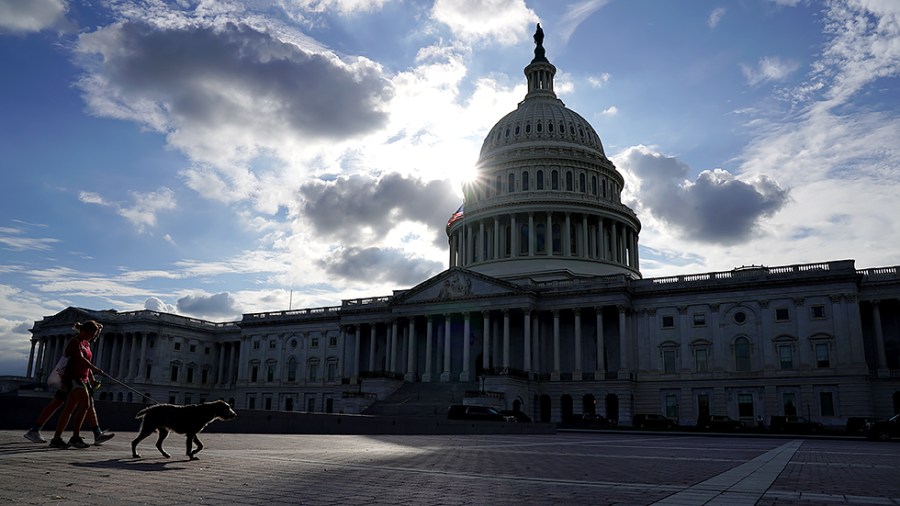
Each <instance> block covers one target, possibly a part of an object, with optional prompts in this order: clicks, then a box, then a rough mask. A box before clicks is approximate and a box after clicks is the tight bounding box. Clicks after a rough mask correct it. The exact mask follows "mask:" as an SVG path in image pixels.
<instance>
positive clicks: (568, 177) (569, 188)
mask: <svg viewBox="0 0 900 506" xmlns="http://www.w3.org/2000/svg"><path fill="white" fill-rule="evenodd" d="M566 191H572V173H571V172H568V171H567V172H566Z"/></svg>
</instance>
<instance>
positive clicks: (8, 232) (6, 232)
mask: <svg viewBox="0 0 900 506" xmlns="http://www.w3.org/2000/svg"><path fill="white" fill-rule="evenodd" d="M24 233H25V230H23V229H21V228H11V227H0V245H2V246H3V247H4V248H6V249H9V250H13V251H47V250H50V249H52V248H53V245H54V244H56V243H58V242H60V241H59V239H53V238H49V237H44V238H36V237H23V236H22V234H24Z"/></svg>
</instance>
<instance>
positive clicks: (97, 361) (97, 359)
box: [91, 332, 106, 371]
mask: <svg viewBox="0 0 900 506" xmlns="http://www.w3.org/2000/svg"><path fill="white" fill-rule="evenodd" d="M105 336H106V334H103V333H102V332H101V333H100V336H99V337H98V338H97V342H96V345H95V346H94V347H92V348H91V352H92V353H93V358H91V362H93V363H94V365H96V366H97V367H99V368H100V369H103V365H102V364H103V362H102V360H103V358H104V357H103V355H104V353H103V343H104V342H105V339H103V338H104V337H105ZM103 370H104V371H106V369H103Z"/></svg>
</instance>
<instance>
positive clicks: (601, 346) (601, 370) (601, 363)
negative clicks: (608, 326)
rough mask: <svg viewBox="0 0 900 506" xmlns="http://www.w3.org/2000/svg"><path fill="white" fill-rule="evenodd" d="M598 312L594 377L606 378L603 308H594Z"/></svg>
mask: <svg viewBox="0 0 900 506" xmlns="http://www.w3.org/2000/svg"><path fill="white" fill-rule="evenodd" d="M594 311H596V313H597V362H596V363H597V369H596V370H595V371H594V379H598V380H601V379H606V343H605V342H604V341H603V308H602V307H600V306H597V307H595V308H594Z"/></svg>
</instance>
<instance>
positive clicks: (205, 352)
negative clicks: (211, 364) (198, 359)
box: [203, 346, 209, 355]
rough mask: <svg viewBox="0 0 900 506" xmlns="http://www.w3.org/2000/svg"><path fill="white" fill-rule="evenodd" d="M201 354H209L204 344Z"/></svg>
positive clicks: (207, 347)
mask: <svg viewBox="0 0 900 506" xmlns="http://www.w3.org/2000/svg"><path fill="white" fill-rule="evenodd" d="M203 354H204V355H209V346H204V347H203Z"/></svg>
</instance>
